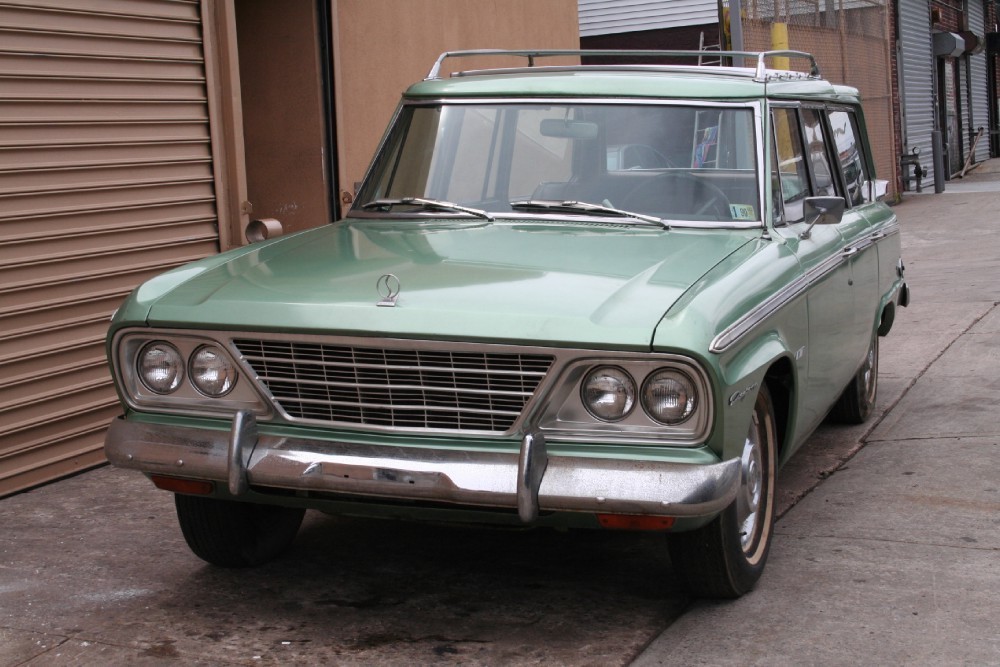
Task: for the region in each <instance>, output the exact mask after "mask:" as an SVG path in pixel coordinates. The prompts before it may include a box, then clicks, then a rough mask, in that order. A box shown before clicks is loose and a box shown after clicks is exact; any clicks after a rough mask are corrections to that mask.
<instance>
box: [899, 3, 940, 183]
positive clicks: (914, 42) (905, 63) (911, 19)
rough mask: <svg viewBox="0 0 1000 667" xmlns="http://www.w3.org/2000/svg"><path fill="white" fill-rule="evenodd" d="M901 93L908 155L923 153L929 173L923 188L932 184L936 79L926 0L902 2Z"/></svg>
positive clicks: (900, 18)
mask: <svg viewBox="0 0 1000 667" xmlns="http://www.w3.org/2000/svg"><path fill="white" fill-rule="evenodd" d="M897 11H898V12H899V15H898V17H897V18H898V20H899V62H900V80H901V81H900V93H901V97H902V100H903V116H904V120H905V122H904V125H903V143H904V144H905V152H906V153H909V152H910V151H911V150H913V149H914V148H919V149H920V164H921V165H922V166H923V168H924V169H925V170H926V171H927V173H926V175H925V176H924V180H923V182H924V184H925V185H928V184H930V183H933V179H934V157H933V151H932V150H931V145H932V144H931V132H933V131H934V84H933V81H934V77H933V67H934V59H933V56H932V54H933V52H934V51H933V48H932V46H931V20H930V10H929V9H928V6H927V0H900V2H899V9H898V10H897Z"/></svg>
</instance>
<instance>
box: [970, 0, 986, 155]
mask: <svg viewBox="0 0 1000 667" xmlns="http://www.w3.org/2000/svg"><path fill="white" fill-rule="evenodd" d="M969 27H970V28H971V29H972V32H974V33H976V35H979V36H980V37H982V36H983V35H985V34H986V15H985V9H984V7H983V3H982V2H981V0H971V1H970V2H969ZM986 69H987V66H986V49H983V51H982V52H981V53H977V54H973V55H971V56H969V74H970V78H971V80H972V94H971V97H972V118H971V120H972V122H971V123H970V128H971V129H972V133H971V134H972V136H971V137H970V139H969V141H970V144H971V142H972V141H974V140H975V135H976V132H977V131H978V130H979V128H980V127H982V128H985V129H984V131H983V136H982V137H980V138H979V143H978V144H976V157H975V161H976V162H982V161H983V160H988V159H989V158H990V134H989V132H990V98H989V79H988V75H987V73H986ZM970 150H971V145H970Z"/></svg>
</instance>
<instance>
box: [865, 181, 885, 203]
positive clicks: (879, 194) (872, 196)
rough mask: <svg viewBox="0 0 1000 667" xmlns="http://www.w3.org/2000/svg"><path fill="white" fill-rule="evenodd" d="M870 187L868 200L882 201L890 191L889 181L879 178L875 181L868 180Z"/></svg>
mask: <svg viewBox="0 0 1000 667" xmlns="http://www.w3.org/2000/svg"><path fill="white" fill-rule="evenodd" d="M868 187H869V188H871V191H870V192H869V194H868V201H882V199H883V198H884V197H885V195H886V193H888V192H889V181H886V180H883V179H881V178H877V179H875V180H874V181H868Z"/></svg>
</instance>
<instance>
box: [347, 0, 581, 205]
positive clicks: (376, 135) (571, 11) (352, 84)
mask: <svg viewBox="0 0 1000 667" xmlns="http://www.w3.org/2000/svg"><path fill="white" fill-rule="evenodd" d="M331 2H332V9H333V11H332V15H333V22H334V26H333V54H332V57H333V61H334V62H333V72H334V86H335V94H334V98H335V100H334V106H335V113H336V123H337V152H338V156H337V157H338V160H337V162H338V164H339V183H340V188H341V190H347V191H352V190H353V185H354V183H355V182H357V181H360V180H361V179H362V177H363V176H364V172H365V169H366V168H367V167H368V162H369V161H370V160H371V156H372V153H373V152H374V151H375V149H376V148H377V147H378V142H379V140H380V139H381V138H382V133H383V131H384V130H385V126H386V124H387V123H388V122H389V119H390V118H391V117H392V114H393V112H394V111H395V109H396V105H397V104H398V102H399V98H400V94H401V93H402V92H403V90H404V89H405V88H406V87H407V86H408V85H409V84H411V83H413V82H414V81H419V80H420V79H422V78H424V77H425V76H426V75H427V72H428V71H429V70H430V68H431V65H432V64H433V63H434V60H435V59H436V58H437V57H438V55H440V54H441V52H443V51H455V50H460V49H495V48H505V49H530V48H537V49H578V48H580V37H579V25H578V22H577V2H576V0H331ZM522 62H523V61H522ZM451 63H452V65H451V68H450V69H449V64H448V63H447V62H446V63H445V67H444V69H443V70H442V71H443V72H450V71H452V70H453V69H459V68H460V67H459V66H458V65H455V61H451ZM502 63H503V64H504V65H506V66H511V65H512V64H514V63H512V62H511V61H502ZM470 64H471V65H474V66H475V67H481V66H484V64H485V63H484V61H482V60H479V59H476V60H475V61H473V62H472V63H469V64H464V65H462V67H469V65H470Z"/></svg>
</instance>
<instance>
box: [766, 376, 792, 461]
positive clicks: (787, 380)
mask: <svg viewBox="0 0 1000 667" xmlns="http://www.w3.org/2000/svg"><path fill="white" fill-rule="evenodd" d="M764 384H765V385H766V386H767V390H768V392H769V393H770V394H771V407H772V408H773V409H774V425H775V429H776V430H777V433H776V437H777V440H778V443H777V444H778V461H781V460H783V458H784V454H785V452H786V450H787V448H788V445H789V443H788V438H789V434H790V433H791V424H790V421H791V414H792V398H793V396H794V389H795V369H794V367H793V365H792V362H791V360H790V359H788V357H779V358H778V359H776V360H775V361H774V362H773V363H772V364H771V365H770V366H769V367H768V369H767V372H766V373H765V374H764Z"/></svg>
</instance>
